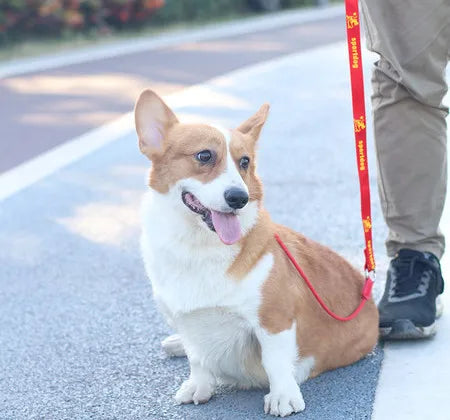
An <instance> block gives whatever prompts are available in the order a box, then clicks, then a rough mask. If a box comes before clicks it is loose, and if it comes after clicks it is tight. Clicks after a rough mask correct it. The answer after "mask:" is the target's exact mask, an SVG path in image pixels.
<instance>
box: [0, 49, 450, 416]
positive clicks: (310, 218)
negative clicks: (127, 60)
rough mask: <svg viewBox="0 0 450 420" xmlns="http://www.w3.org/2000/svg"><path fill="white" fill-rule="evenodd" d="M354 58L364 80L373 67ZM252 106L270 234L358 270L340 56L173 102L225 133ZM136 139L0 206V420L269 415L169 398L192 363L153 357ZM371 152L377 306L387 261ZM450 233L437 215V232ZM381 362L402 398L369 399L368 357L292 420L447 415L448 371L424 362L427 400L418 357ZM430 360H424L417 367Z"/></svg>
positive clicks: (375, 370)
mask: <svg viewBox="0 0 450 420" xmlns="http://www.w3.org/2000/svg"><path fill="white" fill-rule="evenodd" d="M364 57H365V65H366V73H365V74H366V79H367V81H368V80H369V79H370V72H369V67H370V60H369V58H373V57H369V55H368V54H367V53H366V54H365V56H364ZM369 86H370V84H369V83H368V85H367V87H369ZM367 97H369V95H367ZM263 102H270V103H271V107H272V108H271V114H270V117H269V120H268V123H267V126H266V127H265V129H264V131H263V137H262V139H261V143H260V153H259V166H258V167H259V172H260V175H261V176H262V179H263V182H264V187H265V194H266V199H265V203H266V207H267V208H268V209H269V211H270V212H271V214H272V216H273V218H274V219H275V220H276V221H278V222H280V223H284V224H286V225H289V226H290V227H293V228H295V229H297V230H299V231H301V232H303V233H304V234H306V235H307V236H310V237H311V238H313V239H316V240H319V241H321V242H323V243H325V244H327V245H329V246H331V247H333V248H334V249H335V250H336V251H338V252H340V253H341V254H342V255H344V256H345V257H347V258H348V259H349V260H350V261H351V262H353V263H354V264H355V265H356V266H357V267H362V263H363V258H362V248H363V238H362V233H361V227H360V221H359V198H358V185H357V178H356V168H355V157H354V150H353V148H354V145H353V133H352V124H351V121H352V117H351V108H350V97H349V84H348V73H347V52H346V46H345V44H343V43H339V44H333V45H330V46H327V47H322V48H318V49H316V50H310V51H307V52H304V53H299V54H295V55H292V56H287V57H284V58H281V59H276V60H274V61H271V62H266V63H264V64H260V65H256V66H253V67H251V68H248V69H244V70H239V71H236V72H233V73H231V74H229V75H227V76H225V77H221V78H218V79H215V80H213V81H212V82H210V83H208V84H204V85H201V86H198V87H194V88H190V89H188V90H185V91H182V92H180V93H176V94H174V95H172V96H171V97H170V99H169V103H171V104H172V105H173V106H175V108H176V111H178V113H179V115H180V116H181V117H182V118H184V119H190V120H196V119H199V118H202V119H203V118H206V119H209V120H211V119H213V120H215V121H217V122H220V123H222V124H225V125H228V126H236V125H237V124H238V123H239V122H240V121H242V120H243V119H245V118H246V117H248V116H249V115H251V114H252V112H254V110H256V109H257V107H258V106H259V105H260V104H261V103H263ZM132 130H133V127H132V126H131V125H129V127H128V132H125V134H124V136H123V137H122V138H121V139H119V140H117V141H116V142H113V143H110V144H107V145H105V146H103V147H102V148H100V149H99V150H97V151H96V152H94V153H92V154H90V155H89V156H87V157H85V158H83V159H82V160H80V161H78V162H75V163H73V164H71V165H69V166H67V167H65V168H63V169H61V170H59V171H57V172H55V173H53V174H52V175H50V176H48V177H47V178H44V179H42V180H41V181H39V182H37V183H36V184H34V185H32V186H30V187H29V188H27V189H25V190H23V191H21V192H19V193H16V194H14V195H12V196H10V197H9V198H7V199H5V200H4V201H3V202H2V203H1V210H0V224H1V225H2V227H3V229H2V230H1V231H0V250H1V251H0V282H1V284H0V319H1V325H2V328H1V329H0V378H2V380H0V395H1V397H0V398H1V399H0V408H1V409H0V418H4V419H23V418H46V419H63V418H71V419H73V418H76V419H82V418H90V417H93V418H96V419H99V418H102V419H103V418H104V419H107V418H119V419H122V418H127V419H131V418H133V419H135V418H136V419H141V418H150V419H155V420H156V419H158V420H159V419H261V418H265V416H264V415H263V411H262V397H263V395H264V391H260V390H258V391H239V392H238V391H233V390H224V391H223V392H222V393H220V394H219V395H217V396H215V397H214V398H213V399H212V400H211V401H210V402H209V403H207V404H206V405H201V406H192V405H189V406H182V407H180V406H176V405H175V404H174V402H173V400H172V395H173V394H174V392H175V391H176V389H177V387H178V386H179V384H180V383H181V381H182V380H183V378H185V377H186V376H187V374H188V366H187V362H186V360H185V359H167V358H165V357H164V355H163V353H162V351H161V349H160V345H159V342H160V340H161V339H162V338H164V337H165V336H166V335H167V334H168V333H169V330H168V328H167V326H166V325H165V323H164V322H163V320H162V318H161V316H160V315H159V314H158V312H157V311H156V309H155V306H154V303H153V301H152V299H151V289H150V285H149V283H148V281H147V280H146V278H145V274H144V270H143V267H142V263H141V261H140V256H139V250H138V235H139V218H138V210H139V209H138V206H139V201H140V197H141V196H142V193H143V191H144V190H145V175H146V168H147V167H148V163H147V161H146V160H145V159H144V158H143V157H142V156H141V155H140V154H139V152H138V149H137V145H136V138H135V135H134V133H133V131H132ZM369 141H370V142H371V141H372V140H371V139H369ZM370 152H371V155H370V156H369V160H370V161H369V163H370V167H371V183H372V187H373V190H372V191H373V200H374V205H373V220H374V227H375V237H374V246H375V252H376V257H377V259H378V261H377V262H378V266H379V283H378V284H377V290H376V292H377V293H379V291H380V290H381V287H382V282H383V278H384V270H385V269H386V267H387V263H388V261H387V259H386V257H385V256H384V247H383V240H384V237H385V235H386V230H385V228H384V224H383V222H382V217H381V213H380V209H379V205H378V198H377V195H376V191H377V190H376V173H375V161H374V156H373V150H371V151H370ZM299 192H301V194H300V193H299ZM280 203H283V206H282V207H281V206H280ZM448 213H449V212H448V211H447V214H448ZM449 227H450V223H449V222H448V218H447V220H446V222H445V225H444V229H445V230H446V232H447V234H450V229H449ZM448 267H449V264H448V263H447V264H446V265H445V266H444V270H446V272H447V273H448V274H447V277H448V278H450V275H449V274H450V272H449V270H448ZM449 307H450V303H449V302H447V308H449ZM449 320H450V315H448V312H446V313H445V314H444V316H443V319H442V320H441V321H440V323H441V324H442V325H441V327H444V325H445V326H446V327H447V328H446V329H447V332H448V331H450V328H449V327H450V326H449V325H448V324H449V323H450V322H449ZM442 330H444V328H442ZM441 332H442V334H440V335H438V337H437V339H436V340H433V341H430V342H427V343H416V344H417V345H416V346H414V349H415V350H416V351H417V352H418V353H423V352H422V351H421V348H424V349H426V350H425V351H426V352H427V353H428V354H434V352H436V351H440V349H447V348H448V344H449V337H448V334H447V333H445V331H441ZM443 340H444V341H443ZM421 346H423V347H421ZM389 347H390V346H389ZM389 347H388V348H389ZM430 347H431V349H430ZM389 351H392V353H390V354H395V353H393V352H394V351H395V352H396V354H397V357H400V359H401V354H402V352H405V353H409V357H411V359H410V361H409V366H410V371H409V372H408V376H406V379H409V381H410V382H411V389H412V392H413V395H408V396H402V395H401V394H395V392H396V388H397V389H398V388H402V387H403V386H405V372H404V371H398V370H397V371H396V372H392V371H388V372H385V371H384V370H383V371H382V374H381V375H382V378H385V379H383V380H384V382H382V383H384V384H386V385H385V386H386V387H387V388H386V389H387V390H388V395H386V393H384V394H380V389H377V379H378V375H379V373H380V369H381V363H382V358H383V351H382V350H381V349H377V350H376V351H375V352H374V354H373V355H371V356H369V357H367V358H366V359H364V360H362V361H361V362H359V363H357V364H355V365H353V366H350V367H347V368H344V369H338V370H336V371H333V372H329V373H326V374H324V375H321V376H320V377H318V378H316V379H314V380H311V381H308V382H307V383H306V384H305V385H303V387H302V389H303V393H304V397H305V402H306V410H305V411H304V412H303V413H301V414H298V415H296V416H293V417H292V418H299V419H311V420H312V419H314V420H318V419H320V420H328V419H329V420H341V419H342V420H349V419H355V420H359V419H368V418H370V417H371V413H372V408H373V405H374V402H375V393H377V400H376V404H377V407H376V415H378V418H379V419H387V418H395V419H396V420H398V419H423V418H425V416H427V417H429V418H430V419H431V418H432V419H433V420H436V419H437V420H439V419H442V420H444V419H446V418H448V417H445V416H447V412H445V410H443V409H444V408H445V407H446V404H447V403H446V401H447V399H446V398H447V396H446V395H445V396H444V395H443V393H441V394H439V393H436V392H435V391H436V390H435V387H438V386H439V388H440V389H442V390H446V389H448V386H449V384H450V379H449V377H450V375H449V373H450V369H449V365H448V364H447V365H446V364H445V360H444V359H443V358H440V359H439V362H438V361H437V359H435V357H434V356H431V357H432V358H433V361H432V365H433V366H436V369H435V371H434V372H433V376H432V378H433V381H434V382H435V387H433V388H424V387H423V385H422V384H423V382H422V380H423V378H421V377H417V376H415V374H416V373H417V369H415V368H416V367H417V363H416V360H419V359H416V358H417V357H419V356H418V355H416V354H414V353H410V350H409V348H408V347H407V345H403V344H402V345H400V346H397V347H396V348H395V349H392V350H388V352H389ZM387 356H389V353H387ZM447 359H448V358H447ZM429 362H430V359H428V360H425V361H424V360H423V359H420V363H422V364H424V365H423V366H424V367H425V365H426V364H428V366H429V365H430V364H429ZM437 363H439V366H437ZM393 368H395V365H394V367H393ZM419 373H420V372H419ZM392 374H394V377H396V378H397V379H396V383H395V384H394V383H393V381H392V377H393V376H392ZM386 375H387V376H386ZM386 378H388V380H386ZM414 381H418V382H414ZM414 386H415V390H414V389H413V388H414ZM389 387H390V388H389ZM419 392H420V394H419ZM392 395H393V397H392ZM396 395H397V396H399V399H398V401H397V406H392V405H391V406H390V409H389V413H388V414H389V417H386V411H383V409H385V407H386V406H389V401H387V400H386V398H387V397H391V398H395V396H396ZM419 396H420V398H419ZM400 397H402V398H400ZM444 397H445V398H444ZM424 400H425V401H426V404H424V403H423V401H424ZM380 407H381V409H380ZM433 409H435V410H436V412H433V411H432V410H433ZM380 410H381V411H380ZM394 410H397V411H394ZM412 410H414V411H412ZM380 413H382V414H380ZM267 418H269V417H267Z"/></svg>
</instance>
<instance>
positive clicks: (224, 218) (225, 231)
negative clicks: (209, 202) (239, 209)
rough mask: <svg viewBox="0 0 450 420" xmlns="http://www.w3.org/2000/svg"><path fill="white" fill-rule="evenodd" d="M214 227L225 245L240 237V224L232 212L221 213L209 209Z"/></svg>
mask: <svg viewBox="0 0 450 420" xmlns="http://www.w3.org/2000/svg"><path fill="white" fill-rule="evenodd" d="M211 216H212V222H213V225H214V229H215V230H216V232H217V234H218V235H219V238H220V240H221V241H222V242H223V243H224V244H225V245H232V244H234V243H235V242H237V241H239V239H241V224H240V223H239V219H238V217H237V216H236V215H235V214H233V213H221V212H219V211H214V210H211Z"/></svg>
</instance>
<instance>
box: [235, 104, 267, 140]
mask: <svg viewBox="0 0 450 420" xmlns="http://www.w3.org/2000/svg"><path fill="white" fill-rule="evenodd" d="M268 115H269V104H264V105H262V106H261V108H259V110H258V111H257V112H256V114H254V115H252V116H251V117H250V118H249V119H248V120H246V121H244V122H243V123H242V124H241V125H240V126H239V127H238V128H237V130H238V131H240V132H241V133H242V134H246V135H248V136H250V137H251V138H252V139H253V141H256V140H258V138H259V134H260V133H261V130H262V128H263V125H264V123H265V122H266V119H267V116H268Z"/></svg>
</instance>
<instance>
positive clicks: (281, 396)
mask: <svg viewBox="0 0 450 420" xmlns="http://www.w3.org/2000/svg"><path fill="white" fill-rule="evenodd" d="M304 409H305V401H304V400H303V396H302V393H301V392H300V388H299V387H298V385H297V384H296V386H295V387H292V389H290V390H287V391H282V392H269V393H268V394H267V395H266V396H265V397H264V412H265V413H266V414H272V415H273V416H280V417H285V416H289V414H292V413H298V412H299V411H303V410H304Z"/></svg>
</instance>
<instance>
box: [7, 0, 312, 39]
mask: <svg viewBox="0 0 450 420" xmlns="http://www.w3.org/2000/svg"><path fill="white" fill-rule="evenodd" d="M316 1H317V0H283V2H282V4H283V6H284V7H297V6H304V5H310V4H315V3H316ZM249 10H250V6H249V0H0V44H1V43H2V41H3V42H5V41H10V40H17V39H22V38H24V37H25V38H26V37H28V38H29V37H30V36H33V37H34V36H40V35H45V36H48V35H50V36H51V37H57V36H61V35H64V34H67V33H77V32H82V33H88V34H91V33H93V34H96V33H99V32H100V33H102V32H110V31H111V30H115V29H123V28H130V27H138V26H140V25H143V24H144V23H150V24H151V25H155V26H156V25H165V24H169V23H177V22H192V21H204V20H208V19H220V18H226V17H229V16H233V15H236V14H243V13H246V12H249Z"/></svg>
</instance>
